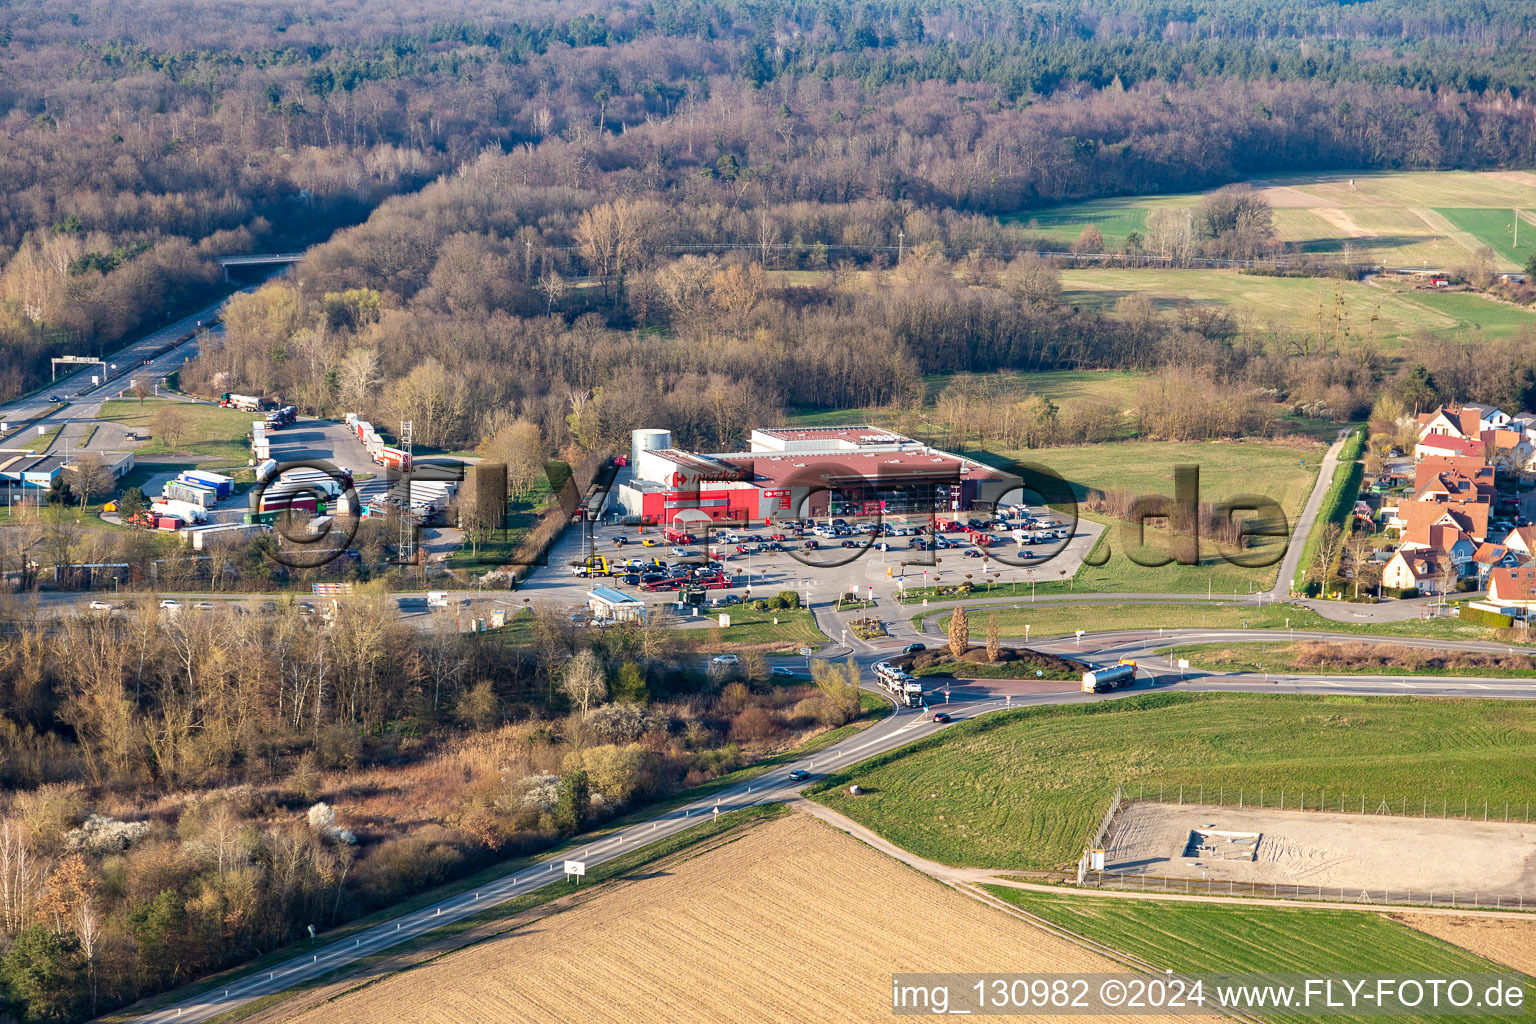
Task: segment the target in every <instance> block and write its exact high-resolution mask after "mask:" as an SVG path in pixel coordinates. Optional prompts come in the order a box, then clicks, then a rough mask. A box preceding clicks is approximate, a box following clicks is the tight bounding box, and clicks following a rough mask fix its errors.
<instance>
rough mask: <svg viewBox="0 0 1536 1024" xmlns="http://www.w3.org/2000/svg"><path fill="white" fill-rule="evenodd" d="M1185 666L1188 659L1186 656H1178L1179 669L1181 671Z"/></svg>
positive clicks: (1187, 664) (1187, 663) (1186, 666)
mask: <svg viewBox="0 0 1536 1024" xmlns="http://www.w3.org/2000/svg"><path fill="white" fill-rule="evenodd" d="M1187 668H1189V659H1188V658H1180V659H1179V671H1181V672H1182V671H1184V670H1185V669H1187Z"/></svg>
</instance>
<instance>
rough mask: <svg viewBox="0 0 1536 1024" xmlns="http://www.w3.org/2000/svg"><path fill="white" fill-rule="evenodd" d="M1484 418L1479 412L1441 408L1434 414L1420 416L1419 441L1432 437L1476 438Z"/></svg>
mask: <svg viewBox="0 0 1536 1024" xmlns="http://www.w3.org/2000/svg"><path fill="white" fill-rule="evenodd" d="M1481 422H1482V417H1481V416H1479V415H1478V413H1477V410H1475V409H1473V410H1465V411H1464V410H1462V409H1459V408H1456V407H1454V406H1452V407H1449V408H1447V407H1446V406H1443V405H1442V406H1440V407H1439V408H1438V409H1436V410H1434V411H1433V412H1425V413H1420V414H1419V440H1420V441H1422V440H1424V439H1425V438H1426V437H1428V436H1430V435H1435V436H1439V437H1459V438H1462V439H1466V438H1469V437H1476V436H1477V434H1478V431H1479V430H1481V429H1482V427H1481Z"/></svg>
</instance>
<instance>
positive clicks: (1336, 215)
mask: <svg viewBox="0 0 1536 1024" xmlns="http://www.w3.org/2000/svg"><path fill="white" fill-rule="evenodd" d="M1312 212H1313V213H1315V214H1317V215H1318V216H1319V217H1321V218H1322V219H1323V220H1325V221H1327V222H1328V223H1329V224H1332V225H1333V226H1334V227H1336V228H1338V229H1339V230H1340V231H1342V232H1344V233H1345V234H1347V235H1350V236H1351V237H1353V238H1375V237H1376V233H1375V232H1374V231H1367V230H1365V228H1363V227H1361V226H1360V225H1359V224H1356V223H1355V219H1354V218H1353V217H1351V216H1350V215H1349V213H1348V211H1346V210H1342V209H1339V208H1337V207H1328V206H1319V207H1316V208H1315V209H1313V211H1312Z"/></svg>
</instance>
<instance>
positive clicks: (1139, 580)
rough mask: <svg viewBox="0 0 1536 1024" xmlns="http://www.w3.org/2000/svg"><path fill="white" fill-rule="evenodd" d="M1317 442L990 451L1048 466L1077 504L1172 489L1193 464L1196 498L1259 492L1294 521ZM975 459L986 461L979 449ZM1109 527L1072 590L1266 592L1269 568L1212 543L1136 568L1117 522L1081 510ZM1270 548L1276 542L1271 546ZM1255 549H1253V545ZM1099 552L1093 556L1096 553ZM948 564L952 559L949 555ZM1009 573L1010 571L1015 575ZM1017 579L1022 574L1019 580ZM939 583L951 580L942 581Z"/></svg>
mask: <svg viewBox="0 0 1536 1024" xmlns="http://www.w3.org/2000/svg"><path fill="white" fill-rule="evenodd" d="M1323 452H1324V449H1323V448H1322V447H1306V448H1295V447H1290V446H1286V445H1275V444H1265V443H1263V442H1259V441H1245V442H1241V443H1237V442H1215V441H1211V442H1204V441H1187V442H1180V441H1145V442H1136V443H1130V444H1127V443H1119V444H1099V445H1080V446H1076V447H1065V448H1035V449H1030V450H1023V451H1003V452H997V453H995V456H996V455H1000V456H1006V457H1008V458H1012V459H1016V460H1017V461H1019V462H1022V463H1026V464H1031V465H1037V466H1043V467H1045V468H1047V469H1050V470H1053V471H1054V472H1056V473H1057V474H1059V475H1060V476H1061V477H1063V478H1064V479H1065V480H1067V481H1068V482H1069V483H1070V484H1071V485H1072V488H1073V493H1074V494H1075V495H1076V496H1077V498H1078V500H1079V501H1083V500H1084V499H1085V497H1087V496H1088V495H1089V493H1090V491H1091V490H1098V491H1104V492H1112V491H1114V490H1116V489H1119V488H1124V489H1128V490H1130V491H1131V492H1133V493H1135V494H1137V495H1168V496H1172V494H1173V474H1174V467H1175V466H1178V465H1186V464H1190V465H1196V466H1199V467H1200V500H1201V501H1224V500H1227V499H1230V498H1235V497H1237V496H1239V495H1242V494H1252V493H1255V492H1257V493H1259V494H1262V495H1264V496H1266V497H1270V498H1273V499H1274V500H1275V501H1276V502H1278V503H1279V504H1280V507H1281V508H1282V509H1283V510H1284V511H1285V514H1286V516H1287V517H1288V519H1289V520H1290V521H1291V522H1294V521H1295V519H1296V517H1297V516H1298V515H1299V513H1300V511H1301V508H1302V506H1303V505H1305V504H1306V499H1307V495H1308V494H1310V493H1311V489H1312V483H1313V480H1314V479H1315V478H1316V475H1317V469H1318V466H1319V465H1320V464H1321V463H1322V457H1323ZM978 457H979V458H981V459H982V460H983V461H992V459H989V458H988V456H987V455H986V454H984V453H982V454H978ZM1085 518H1091V519H1092V520H1093V521H1095V522H1101V523H1105V524H1108V525H1109V536H1108V537H1107V539H1105V540H1101V541H1100V542H1099V544H1100V549H1102V546H1103V545H1104V544H1105V543H1108V544H1109V545H1110V548H1111V553H1110V556H1109V560H1108V562H1107V563H1106V564H1105V565H1103V566H1101V567H1098V568H1094V567H1093V566H1087V565H1085V566H1084V567H1083V569H1082V570H1081V571H1080V572H1079V573H1078V574H1077V578H1076V580H1075V582H1074V585H1073V588H1072V589H1073V590H1082V591H1085V592H1098V593H1104V592H1120V591H1124V592H1138V593H1172V594H1196V593H1199V594H1204V593H1206V592H1207V591H1209V592H1210V593H1213V594H1216V595H1220V594H1230V593H1234V592H1235V593H1238V594H1247V593H1250V592H1251V591H1252V590H1255V589H1260V590H1267V589H1268V588H1269V587H1271V586H1272V585H1273V584H1274V580H1275V574H1276V573H1277V572H1278V568H1277V566H1278V561H1279V557H1278V554H1277V556H1276V559H1275V561H1276V563H1277V564H1276V565H1271V566H1268V567H1263V568H1256V569H1255V568H1244V567H1242V566H1237V565H1233V564H1231V563H1229V562H1227V561H1226V560H1225V559H1223V558H1222V557H1221V555H1220V552H1219V551H1218V550H1217V547H1216V545H1215V544H1214V543H1210V542H1204V543H1202V545H1201V552H1200V553H1201V561H1200V564H1199V565H1179V564H1177V563H1173V564H1169V565H1166V566H1144V565H1139V564H1137V563H1136V562H1133V561H1131V560H1130V558H1128V557H1127V555H1126V551H1127V548H1126V545H1125V544H1124V543H1123V541H1122V538H1121V536H1120V523H1119V521H1118V520H1112V519H1109V518H1107V517H1103V516H1098V515H1085ZM1147 533H1148V538H1149V540H1150V541H1151V542H1152V543H1153V544H1157V545H1159V546H1160V547H1161V544H1162V542H1161V540H1160V538H1159V531H1156V530H1150V529H1149V530H1148V531H1147ZM1271 543H1273V544H1274V548H1275V550H1276V551H1278V549H1279V545H1278V543H1274V542H1271ZM1255 550H1256V549H1255ZM1154 554H1155V552H1153V551H1151V550H1150V549H1143V550H1142V551H1141V552H1139V553H1138V557H1140V558H1141V559H1142V560H1143V561H1151V560H1153V558H1152V556H1153V555H1154ZM1101 556H1102V550H1100V551H1099V552H1098V554H1097V555H1096V556H1095V557H1101ZM950 561H953V559H951V560H950ZM1018 574H1019V573H1018V571H1017V570H1015V575H1018ZM1040 576H1041V578H1042V579H1044V578H1047V577H1050V578H1054V576H1055V570H1054V568H1052V567H1050V566H1047V567H1046V568H1044V569H1042V570H1040ZM1021 578H1022V577H1021ZM946 582H957V581H952V580H947V579H946Z"/></svg>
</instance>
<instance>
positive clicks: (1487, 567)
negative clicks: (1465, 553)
mask: <svg viewBox="0 0 1536 1024" xmlns="http://www.w3.org/2000/svg"><path fill="white" fill-rule="evenodd" d="M1524 561H1525V558H1523V557H1521V555H1520V552H1518V551H1511V550H1510V549H1509V548H1507V547H1505V546H1504V545H1502V544H1493V543H1485V544H1479V545H1478V547H1477V550H1476V551H1474V552H1473V553H1472V568H1473V569H1475V570H1476V571H1477V579H1478V582H1479V583H1480V584H1483V585H1486V584H1487V580H1488V574H1489V573H1490V572H1492V571H1493V570H1495V569H1514V568H1516V567H1517V566H1519V565H1520V564H1521V563H1523V562H1524Z"/></svg>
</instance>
